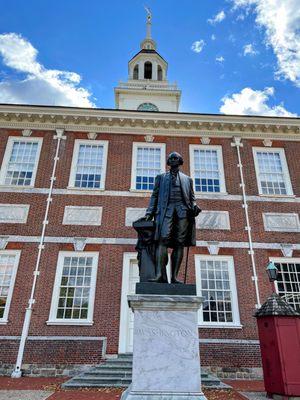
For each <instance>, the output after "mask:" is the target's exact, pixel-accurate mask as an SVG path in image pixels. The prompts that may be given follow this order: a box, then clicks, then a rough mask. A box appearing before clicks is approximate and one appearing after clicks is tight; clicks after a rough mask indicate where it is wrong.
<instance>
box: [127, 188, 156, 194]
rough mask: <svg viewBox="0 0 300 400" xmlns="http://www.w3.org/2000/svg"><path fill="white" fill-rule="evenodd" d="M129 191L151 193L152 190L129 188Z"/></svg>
mask: <svg viewBox="0 0 300 400" xmlns="http://www.w3.org/2000/svg"><path fill="white" fill-rule="evenodd" d="M129 192H131V193H152V190H142V189H140V190H139V189H132V188H130V189H129Z"/></svg>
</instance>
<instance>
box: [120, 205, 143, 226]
mask: <svg viewBox="0 0 300 400" xmlns="http://www.w3.org/2000/svg"><path fill="white" fill-rule="evenodd" d="M145 214H146V208H132V207H128V208H126V217H125V226H132V223H133V222H134V221H136V220H137V219H139V218H142V217H144V215H145Z"/></svg>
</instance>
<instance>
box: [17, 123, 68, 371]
mask: <svg viewBox="0 0 300 400" xmlns="http://www.w3.org/2000/svg"><path fill="white" fill-rule="evenodd" d="M63 133H64V130H63V129H56V135H54V137H53V138H54V139H57V145H56V152H55V156H54V164H53V169H52V175H51V178H50V187H49V192H48V197H47V200H46V203H47V205H46V210H45V215H44V220H43V223H42V225H43V227H42V234H41V237H40V241H39V245H38V256H37V260H36V264H35V270H34V272H33V283H32V288H31V295H30V298H29V300H28V307H27V308H26V311H25V318H24V323H23V329H22V334H21V340H20V344H19V351H18V357H17V361H16V365H15V369H14V370H13V372H12V374H11V377H12V378H20V377H21V376H22V369H21V367H22V362H23V356H24V349H25V345H26V340H27V337H28V332H29V327H30V321H31V316H32V310H33V305H34V303H35V299H34V295H35V289H36V284H37V279H38V276H39V275H40V260H41V256H42V251H43V250H44V248H45V245H44V239H45V231H46V226H47V224H48V214H49V209H50V204H51V202H52V191H53V186H54V182H55V180H56V177H55V173H56V166H57V162H58V160H59V157H58V154H59V148H60V142H61V140H62V139H65V138H66V137H65V136H63Z"/></svg>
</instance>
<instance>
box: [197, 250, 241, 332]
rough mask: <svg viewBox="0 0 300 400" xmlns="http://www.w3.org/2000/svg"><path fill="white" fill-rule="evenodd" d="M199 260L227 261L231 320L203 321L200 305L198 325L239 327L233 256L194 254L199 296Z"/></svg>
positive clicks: (199, 293) (199, 294)
mask: <svg viewBox="0 0 300 400" xmlns="http://www.w3.org/2000/svg"><path fill="white" fill-rule="evenodd" d="M201 260H213V261H216V260H218V261H227V262H228V272H229V281H230V291H231V306H232V319H233V322H230V323H223V322H222V323H218V322H204V321H203V317H202V307H201V309H200V310H199V312H198V326H199V327H203V328H204V327H205V328H208V327H210V328H241V327H242V325H241V323H240V315H239V307H238V297H237V289H236V279H235V268H234V260H233V257H232V256H218V255H205V254H195V268H196V287H197V295H198V296H201V276H200V267H199V262H200V261H201Z"/></svg>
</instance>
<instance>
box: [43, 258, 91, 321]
mask: <svg viewBox="0 0 300 400" xmlns="http://www.w3.org/2000/svg"><path fill="white" fill-rule="evenodd" d="M68 256H69V257H88V256H89V257H93V265H92V275H91V289H90V296H89V308H88V316H87V319H80V320H78V319H68V320H66V319H62V318H61V319H59V318H57V317H56V313H57V307H58V299H59V289H60V282H61V275H62V270H63V261H64V258H65V257H68ZM98 259H99V253H98V252H91V251H60V252H59V254H58V260H57V267H56V274H55V281H54V286H53V292H52V300H51V307H50V314H49V320H48V321H47V325H93V323H94V321H93V314H94V302H95V292H96V279H97V270H98Z"/></svg>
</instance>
